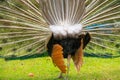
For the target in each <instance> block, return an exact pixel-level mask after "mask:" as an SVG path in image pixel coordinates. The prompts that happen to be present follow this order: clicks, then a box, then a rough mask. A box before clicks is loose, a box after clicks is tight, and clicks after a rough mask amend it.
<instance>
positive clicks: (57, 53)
mask: <svg viewBox="0 0 120 80" xmlns="http://www.w3.org/2000/svg"><path fill="white" fill-rule="evenodd" d="M62 50H63V48H62V46H61V45H59V44H55V45H54V46H53V51H52V55H51V58H52V61H53V63H54V64H55V65H56V66H57V67H58V68H59V69H60V70H61V72H62V73H66V65H65V63H64V57H63V51H62Z"/></svg>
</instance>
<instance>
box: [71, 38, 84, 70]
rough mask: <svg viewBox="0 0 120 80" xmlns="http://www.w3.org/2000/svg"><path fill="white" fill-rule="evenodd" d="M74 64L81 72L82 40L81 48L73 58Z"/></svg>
mask: <svg viewBox="0 0 120 80" xmlns="http://www.w3.org/2000/svg"><path fill="white" fill-rule="evenodd" d="M72 59H73V62H74V64H75V67H76V69H77V71H78V72H79V71H80V67H81V66H82V64H83V39H81V46H80V48H79V49H78V50H77V52H76V53H75V55H74V56H72Z"/></svg>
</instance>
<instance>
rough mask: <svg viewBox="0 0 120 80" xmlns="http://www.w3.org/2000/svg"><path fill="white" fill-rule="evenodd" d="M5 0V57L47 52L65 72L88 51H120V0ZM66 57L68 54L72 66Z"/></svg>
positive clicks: (0, 29) (1, 6)
mask: <svg viewBox="0 0 120 80" xmlns="http://www.w3.org/2000/svg"><path fill="white" fill-rule="evenodd" d="M3 1H4V0H2V1H1V3H0V57H4V58H5V57H20V56H28V55H33V54H42V53H44V51H47V52H48V54H49V56H50V57H51V59H52V61H53V64H54V65H56V66H57V67H58V68H59V69H60V72H61V73H60V76H59V78H61V77H62V75H63V74H64V73H69V67H70V60H71V59H72V60H73V62H74V65H75V67H76V70H77V71H78V72H79V71H80V67H81V66H82V64H83V56H84V52H85V53H89V54H95V55H99V56H101V55H109V56H112V57H114V56H119V55H120V0H5V2H3ZM64 58H67V65H66V64H65V61H64Z"/></svg>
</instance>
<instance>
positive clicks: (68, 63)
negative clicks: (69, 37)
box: [66, 55, 71, 80]
mask: <svg viewBox="0 0 120 80" xmlns="http://www.w3.org/2000/svg"><path fill="white" fill-rule="evenodd" d="M70 59H71V55H68V57H67V76H66V80H68V75H69V71H70Z"/></svg>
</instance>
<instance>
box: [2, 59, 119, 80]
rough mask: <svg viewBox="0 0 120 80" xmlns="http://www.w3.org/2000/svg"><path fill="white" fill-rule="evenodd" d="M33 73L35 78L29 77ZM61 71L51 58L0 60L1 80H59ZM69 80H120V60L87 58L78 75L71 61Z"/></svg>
mask: <svg viewBox="0 0 120 80" xmlns="http://www.w3.org/2000/svg"><path fill="white" fill-rule="evenodd" d="M29 73H33V74H34V76H33V77H30V76H28V74H29ZM58 74H59V69H58V68H57V67H55V66H54V65H53V64H52V61H51V59H50V57H42V58H33V59H27V60H12V61H4V59H0V80H57V79H56V77H57V76H58ZM69 80H120V58H93V57H85V58H84V65H83V66H82V68H81V71H80V73H79V74H78V73H77V72H76V70H75V68H74V65H73V63H72V60H71V67H70V74H69Z"/></svg>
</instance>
